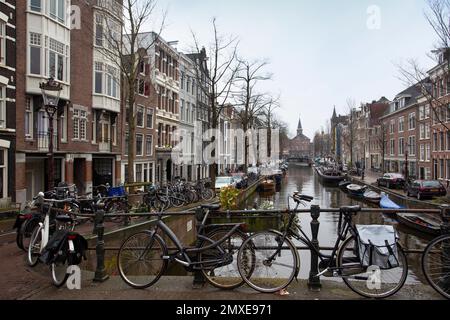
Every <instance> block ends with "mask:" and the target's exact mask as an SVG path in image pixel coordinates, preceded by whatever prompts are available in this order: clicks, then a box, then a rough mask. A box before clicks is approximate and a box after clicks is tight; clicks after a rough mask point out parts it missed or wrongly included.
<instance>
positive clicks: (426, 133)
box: [425, 123, 431, 139]
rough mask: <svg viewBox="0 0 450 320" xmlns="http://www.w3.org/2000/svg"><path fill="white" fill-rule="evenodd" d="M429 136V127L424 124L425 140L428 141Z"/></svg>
mask: <svg viewBox="0 0 450 320" xmlns="http://www.w3.org/2000/svg"><path fill="white" fill-rule="evenodd" d="M430 135H431V127H430V124H429V123H427V124H425V139H430Z"/></svg>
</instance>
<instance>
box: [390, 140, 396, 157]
mask: <svg viewBox="0 0 450 320" xmlns="http://www.w3.org/2000/svg"><path fill="white" fill-rule="evenodd" d="M390 149H391V150H390V151H391V156H393V155H395V140H394V139H391V146H390Z"/></svg>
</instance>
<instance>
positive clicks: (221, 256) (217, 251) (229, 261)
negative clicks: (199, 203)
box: [198, 229, 247, 290]
mask: <svg viewBox="0 0 450 320" xmlns="http://www.w3.org/2000/svg"><path fill="white" fill-rule="evenodd" d="M229 231H230V230H229V229H228V230H227V229H219V230H213V231H211V232H210V233H208V234H207V235H206V237H207V238H209V239H211V240H212V241H219V240H221V239H223V238H224V237H225V236H226V235H227V234H228V232H229ZM246 239H247V236H246V235H245V234H244V233H243V232H241V231H238V230H236V231H235V232H234V233H233V234H232V235H231V236H230V237H229V238H228V239H227V240H226V241H225V242H224V243H222V244H221V245H220V246H219V247H217V248H212V249H209V250H207V251H205V252H201V253H199V255H198V261H199V262H207V261H214V260H216V261H217V260H222V262H219V263H218V262H213V263H209V264H208V263H205V264H204V265H203V268H204V269H202V270H201V271H202V274H203V276H204V277H205V279H206V280H207V281H208V282H209V283H210V284H211V285H213V286H214V287H216V288H219V289H225V290H233V289H236V288H238V287H240V286H242V285H243V284H244V283H245V282H244V280H243V279H242V277H241V275H240V273H239V270H238V265H237V256H238V252H239V248H240V247H241V245H242V243H243V242H244V241H245V240H246ZM210 244H211V242H210V241H204V242H203V243H202V244H201V245H200V247H206V246H209V245H210Z"/></svg>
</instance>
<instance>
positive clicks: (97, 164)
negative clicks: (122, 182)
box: [92, 158, 114, 186]
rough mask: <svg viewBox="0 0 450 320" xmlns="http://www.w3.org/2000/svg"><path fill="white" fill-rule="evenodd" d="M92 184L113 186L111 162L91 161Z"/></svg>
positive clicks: (100, 159) (98, 159)
mask: <svg viewBox="0 0 450 320" xmlns="http://www.w3.org/2000/svg"><path fill="white" fill-rule="evenodd" d="M92 170H93V175H92V177H93V181H92V182H93V184H94V186H99V185H102V184H109V185H110V186H113V185H114V184H113V160H112V159H108V158H97V159H93V165H92Z"/></svg>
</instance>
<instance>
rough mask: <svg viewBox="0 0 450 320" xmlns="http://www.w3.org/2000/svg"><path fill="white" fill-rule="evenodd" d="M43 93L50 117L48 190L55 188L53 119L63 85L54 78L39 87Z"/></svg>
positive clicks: (46, 109) (46, 110)
mask: <svg viewBox="0 0 450 320" xmlns="http://www.w3.org/2000/svg"><path fill="white" fill-rule="evenodd" d="M39 88H40V89H41V92H42V98H43V99H44V107H45V112H46V113H47V115H48V121H49V123H48V136H49V141H48V176H47V179H48V180H47V181H48V190H51V189H53V187H54V183H55V180H54V155H53V131H54V129H53V118H54V116H55V114H56V112H57V111H58V103H59V97H60V95H61V91H62V89H63V88H62V85H61V84H60V83H58V82H57V81H55V80H54V79H53V78H49V79H48V80H47V82H42V83H40V85H39Z"/></svg>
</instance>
